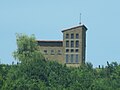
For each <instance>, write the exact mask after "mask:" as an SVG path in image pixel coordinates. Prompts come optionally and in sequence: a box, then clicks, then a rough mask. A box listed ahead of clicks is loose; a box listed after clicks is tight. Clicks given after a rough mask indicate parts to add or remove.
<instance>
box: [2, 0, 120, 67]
mask: <svg viewBox="0 0 120 90" xmlns="http://www.w3.org/2000/svg"><path fill="white" fill-rule="evenodd" d="M119 4H120V0H59V1H58V0H0V60H1V63H9V64H11V62H12V61H14V58H13V57H12V52H13V51H14V50H16V36H15V33H25V34H27V35H31V34H35V36H36V38H37V39H41V40H62V32H61V31H62V30H63V29H64V28H69V27H72V26H76V25H78V23H79V14H80V13H82V24H84V25H86V26H87V28H88V31H87V51H86V53H87V54H86V61H89V62H91V63H93V65H94V66H98V65H106V62H107V61H109V62H112V61H117V62H118V63H120V10H119V8H120V5H119Z"/></svg>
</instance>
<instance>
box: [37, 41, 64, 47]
mask: <svg viewBox="0 0 120 90" xmlns="http://www.w3.org/2000/svg"><path fill="white" fill-rule="evenodd" d="M37 42H38V45H40V46H46V47H47V46H51V47H62V46H63V41H39V40H37Z"/></svg>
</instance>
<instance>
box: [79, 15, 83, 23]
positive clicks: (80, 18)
mask: <svg viewBox="0 0 120 90" xmlns="http://www.w3.org/2000/svg"><path fill="white" fill-rule="evenodd" d="M81 16H82V14H81V13H80V17H79V19H80V22H79V25H81V24H82V23H81Z"/></svg>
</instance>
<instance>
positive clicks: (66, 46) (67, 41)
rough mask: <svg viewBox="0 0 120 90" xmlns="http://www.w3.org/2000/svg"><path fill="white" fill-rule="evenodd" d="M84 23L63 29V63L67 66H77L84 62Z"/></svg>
mask: <svg viewBox="0 0 120 90" xmlns="http://www.w3.org/2000/svg"><path fill="white" fill-rule="evenodd" d="M86 31H87V27H86V26H85V25H81V24H80V25H79V26H75V27H72V28H68V29H65V30H63V31H62V32H63V53H64V63H65V64H66V65H67V66H71V67H72V66H73V67H78V66H80V65H81V64H84V63H85V56H86V55H85V53H86Z"/></svg>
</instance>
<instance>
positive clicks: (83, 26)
mask: <svg viewBox="0 0 120 90" xmlns="http://www.w3.org/2000/svg"><path fill="white" fill-rule="evenodd" d="M80 27H82V28H84V29H85V30H87V27H86V26H85V25H79V26H75V27H71V28H68V29H64V30H63V31H62V32H65V31H68V30H72V29H76V28H80Z"/></svg>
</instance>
